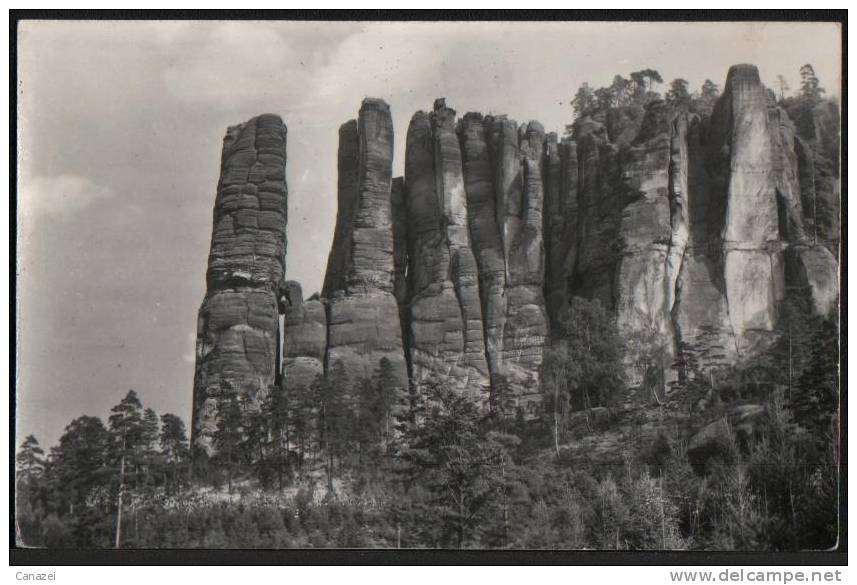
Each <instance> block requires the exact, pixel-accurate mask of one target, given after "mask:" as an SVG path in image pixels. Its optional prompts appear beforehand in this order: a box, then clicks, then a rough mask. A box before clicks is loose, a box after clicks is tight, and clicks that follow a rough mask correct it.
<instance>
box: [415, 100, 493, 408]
mask: <svg viewBox="0 0 857 585" xmlns="http://www.w3.org/2000/svg"><path fill="white" fill-rule="evenodd" d="M405 182H406V185H405V191H406V207H407V218H408V221H407V237H408V242H409V245H408V249H409V253H410V257H409V267H408V275H409V284H410V290H411V292H412V295H411V299H410V318H409V335H408V340H409V343H410V363H411V373H412V378H413V381H414V383H415V384H416V386H417V388H418V389H419V387H420V386H421V385H422V384H423V383H424V382H425V381H426V380H429V379H433V378H441V379H445V380H446V381H447V382H448V383H450V384H451V385H452V386H453V387H455V388H457V389H459V390H461V391H465V392H468V394H470V395H471V397H472V398H473V399H474V400H475V401H476V402H478V403H480V404H483V405H487V402H488V394H489V392H488V391H489V388H490V381H489V370H488V363H487V361H486V358H485V342H484V338H483V322H482V306H481V303H480V298H479V271H478V268H477V261H476V258H475V257H474V254H473V249H472V248H471V243H470V226H469V219H468V209H467V200H466V195H465V189H464V176H463V170H462V159H461V150H460V145H459V142H458V137H457V135H456V133H455V111H454V110H452V109H450V108H447V107H446V104H445V103H444V101H443V100H437V101H436V102H435V107H434V111H433V112H432V114H430V115H429V114H426V113H425V112H417V113H416V114H414V116H413V117H412V119H411V123H410V125H409V127H408V137H407V145H406V155H405Z"/></svg>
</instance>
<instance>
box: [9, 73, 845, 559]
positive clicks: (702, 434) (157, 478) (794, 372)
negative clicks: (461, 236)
mask: <svg viewBox="0 0 857 585" xmlns="http://www.w3.org/2000/svg"><path fill="white" fill-rule="evenodd" d="M801 76H802V80H803V83H802V85H801V87H800V88H799V90H798V91H797V92H796V93H795V94H793V95H791V94H789V93H788V92H789V88H788V86H787V84H786V82H785V80H784V79H783V78H782V77H780V87H779V88H778V92H777V95H776V96H775V97H776V99H777V101H778V103H779V104H780V105H781V106H782V107H783V108H785V109H786V110H787V111H788V112H789V115H790V117H791V118H792V119H793V120H794V121H795V124H796V126H797V128H798V131H799V132H801V131H803V132H809V131H810V129H809V128H804V129H803V130H801V125H802V124H804V123H805V120H806V119H807V117H808V116H809V117H811V116H810V115H809V114H807V112H809V111H811V109H812V108H814V107H815V106H817V105H818V103H820V102H821V101H822V100H827V99H828V98H825V97H824V90H823V89H822V88H821V87H820V86H819V84H818V80H817V78H816V77H815V74H814V72H813V71H812V67H811V66H809V65H807V66H805V67H804V68H802V69H801ZM662 83H663V80H662V78H661V76H660V74H659V73H658V72H657V71H655V70H651V69H647V70H643V71H639V72H634V73H632V74H631V75H630V77H629V78H627V79H626V78H624V77H621V76H616V78H614V81H613V83H612V84H611V85H610V86H608V87H605V88H599V89H592V88H590V87H589V86H588V85H587V84H584V85H583V86H582V87H581V88H580V89H579V90H578V92H577V93H576V94H575V96H574V99H573V100H572V106H573V108H574V115H575V122H574V124H571V125H569V126H568V128H567V131H568V132H569V133H570V134H572V135H574V133H575V132H576V131H577V129H576V125H577V124H581V123H585V121H586V120H587V119H588V118H590V119H591V118H598V117H603V116H604V115H606V113H607V112H609V111H610V110H611V108H617V107H622V106H626V105H629V104H634V103H639V104H645V103H647V102H649V101H651V100H653V99H656V98H660V97H661V95H660V94H659V93H658V92H657V91H655V88H656V87H657V86H658V85H659V84H662ZM718 96H719V89H718V87H717V86H716V85H715V84H714V83H712V82H711V81H708V80H707V81H706V82H705V83H704V84H703V85H702V86H701V88H700V89H699V90H697V91H695V92H693V93H691V92H690V90H689V87H688V83H687V82H686V81H685V80H683V79H676V80H673V81H672V82H670V83H669V84H668V88H667V91H666V92H665V94H664V96H663V99H665V101H666V102H667V103H668V104H669V105H670V107H672V108H675V109H676V110H685V111H689V112H694V113H698V114H700V115H705V114H708V113H710V111H711V108H712V106H713V103H714V101H715V100H716V99H717V97H718ZM837 107H838V106H837ZM809 123H810V124H811V120H810V122H809ZM825 147H826V148H828V149H830V150H834V149H835V152H836V155H835V156H833V157H832V160H835V161H838V145H826V146H825ZM796 292H798V293H799V292H800V291H796ZM805 298H806V294H803V293H801V294H793V295H790V296H789V297H787V298H786V300H785V301H783V302H782V303H781V305H780V306H779V307H778V311H779V319H778V324H777V328H776V330H775V331H774V332H773V333H772V335H771V339H770V341H769V343H768V344H767V345H766V347H765V349H764V351H763V352H762V353H761V354H759V355H756V356H754V357H753V358H752V359H749V360H745V361H742V362H739V363H737V364H736V363H728V362H727V361H726V360H725V359H723V356H722V351H721V348H718V347H717V346H716V343H714V342H711V343H707V342H706V340H705V338H704V336H703V338H702V339H701V340H697V342H696V343H694V344H692V345H691V344H682V345H681V346H680V347H679V348H678V349H677V351H676V356H677V357H676V359H675V360H673V361H672V363H671V364H669V367H668V368H667V371H665V372H661V376H660V379H658V380H655V381H646V382H644V384H642V385H639V386H632V385H631V384H630V383H629V381H628V380H626V379H624V378H623V374H622V372H623V371H624V370H625V368H624V363H623V360H624V359H625V356H624V354H623V352H624V349H625V348H626V347H628V346H629V345H630V344H632V343H637V344H645V343H646V342H647V341H646V340H644V339H638V340H629V339H622V338H620V336H619V333H618V331H617V328H616V323H615V319H614V318H612V317H611V313H610V311H608V310H607V309H606V308H605V307H603V306H602V305H601V304H600V303H599V302H598V301H595V300H587V299H584V298H581V297H574V298H572V300H571V304H570V307H569V310H568V311H567V312H566V314H565V315H564V317H563V321H562V323H560V324H559V326H558V327H555V328H554V330H553V331H552V338H551V343H550V346H549V347H548V348H547V350H546V353H545V358H544V363H543V366H542V368H543V372H544V375H543V376H542V387H541V392H542V395H543V400H542V404H543V408H542V411H541V412H540V413H538V416H537V417H535V418H532V417H529V418H526V417H525V416H524V414H523V413H522V412H520V411H517V410H516V409H515V405H514V403H513V401H512V400H510V399H509V397H507V396H506V395H505V394H506V393H505V392H504V385H503V383H502V380H501V381H500V383H498V384H496V387H495V388H494V392H493V393H492V396H491V400H490V408H489V409H488V410H487V411H483V410H482V409H480V408H478V407H477V405H475V404H474V403H473V402H471V401H470V400H469V399H467V398H466V397H464V396H462V395H461V394H460V393H457V392H454V391H452V390H451V389H450V388H448V387H447V386H446V385H445V384H444V383H443V382H442V381H436V382H434V383H431V384H428V385H426V386H425V387H423V389H422V392H420V393H419V394H418V395H417V394H416V393H413V392H409V391H407V390H401V389H399V388H397V387H396V383H395V378H394V376H393V375H392V372H391V366H390V363H389V362H387V361H386V360H383V359H382V360H381V361H380V362H379V363H378V366H377V369H376V371H375V375H374V376H373V377H372V378H371V379H357V380H355V379H353V378H352V377H351V376H350V375H349V372H347V371H346V370H345V369H344V368H343V367H342V366H341V365H340V364H333V367H332V368H331V369H330V375H329V376H327V377H323V376H319V377H317V378H316V380H315V381H314V382H313V383H312V384H310V385H309V386H308V387H305V388H297V389H296V390H295V391H294V392H292V393H290V394H289V395H286V394H284V393H283V392H282V391H281V390H280V389H278V388H277V387H272V388H270V389H269V392H268V394H267V396H266V397H265V398H264V400H263V401H262V403H261V404H260V405H259V406H250V405H249V404H248V403H247V402H245V401H243V400H242V399H241V398H240V397H238V396H236V397H234V398H233V399H231V400H225V401H223V402H222V404H221V406H220V409H219V411H218V413H217V429H216V432H215V433H214V436H213V441H214V446H215V447H216V450H215V453H216V455H214V456H213V457H211V458H209V457H206V456H205V455H204V454H202V453H192V452H191V447H190V445H189V441H188V433H187V428H186V426H185V423H184V421H183V420H182V419H181V418H180V417H179V416H176V415H175V414H170V413H164V414H160V415H159V414H158V413H157V412H155V410H153V409H151V408H147V407H146V406H145V404H144V399H145V397H144V396H141V395H139V394H138V393H137V392H136V391H134V390H129V391H128V392H127V394H126V395H125V396H124V398H122V400H121V401H120V402H119V403H118V404H116V405H115V406H114V407H113V408H112V409H111V411H110V415H109V417H108V418H107V420H106V421H104V420H102V419H100V418H98V417H95V416H80V417H78V418H76V419H74V420H72V421H71V422H69V424H68V425H67V426H66V428H65V431H64V432H63V434H62V436H61V438H60V439H59V443H58V444H57V445H55V446H53V447H50V448H49V449H48V451H47V453H46V452H45V449H44V448H43V447H42V446H41V445H40V444H39V442H38V440H37V438H36V437H35V436H33V435H30V436H27V437H26V439H25V440H24V441H23V442H22V443H21V445H20V446H19V448H18V451H17V455H16V458H15V461H16V478H15V510H16V514H15V529H16V535H17V544H18V546H33V547H49V548H54V547H93V548H168V547H177V548H197V547H201V548H331V547H333V548H451V549H461V548H488V549H606V550H653V549H669V550H819V549H829V548H831V547H835V546H836V545H837V542H838V535H839V520H838V517H839V506H840V502H839V489H840V488H839V468H840V461H839V452H838V446H839V434H838V430H839V418H838V413H839V401H840V389H839V387H840V379H839V366H840V357H839V351H840V349H839V335H840V333H839V323H838V321H837V320H835V319H822V318H820V317H818V316H815V315H814V314H813V313H812V310H811V309H810V307H809V306H808V303H807V302H805V300H803V299H805ZM712 339H713V337H712ZM651 359H652V360H653V361H655V360H656V359H657V356H654V355H653V356H652V357H651ZM736 413H737V414H736Z"/></svg>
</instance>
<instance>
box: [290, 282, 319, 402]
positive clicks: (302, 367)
mask: <svg viewBox="0 0 857 585" xmlns="http://www.w3.org/2000/svg"><path fill="white" fill-rule="evenodd" d="M284 288H285V291H284V293H283V295H282V299H283V304H284V310H285V318H284V328H283V329H284V335H283V365H282V388H283V390H285V391H286V392H287V393H289V392H293V391H294V390H295V389H296V388H298V387H301V388H309V387H310V385H311V384H312V382H313V380H315V378H316V376H318V375H323V374H324V355H325V352H326V351H327V314H326V310H325V307H324V304H323V303H322V301H321V300H320V299H318V298H310V299H309V300H304V299H303V291H302V290H301V286H300V284H298V283H296V282H294V281H289V282H287V283H286V285H285V286H284Z"/></svg>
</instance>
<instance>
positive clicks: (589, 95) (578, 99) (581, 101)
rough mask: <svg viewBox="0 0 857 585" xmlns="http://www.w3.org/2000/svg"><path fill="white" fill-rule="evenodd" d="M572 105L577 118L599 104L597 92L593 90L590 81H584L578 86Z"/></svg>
mask: <svg viewBox="0 0 857 585" xmlns="http://www.w3.org/2000/svg"><path fill="white" fill-rule="evenodd" d="M571 106H572V108H573V109H574V117H575V118H578V117H580V116H582V115H583V114H585V113H587V112H589V111H590V110H592V109H594V108H595V107H596V106H597V101H596V99H595V92H593V91H592V88H591V87H589V84H588V83H584V84H583V85H581V86H580V87H579V88H578V90H577V93H575V94H574V99H572V100H571Z"/></svg>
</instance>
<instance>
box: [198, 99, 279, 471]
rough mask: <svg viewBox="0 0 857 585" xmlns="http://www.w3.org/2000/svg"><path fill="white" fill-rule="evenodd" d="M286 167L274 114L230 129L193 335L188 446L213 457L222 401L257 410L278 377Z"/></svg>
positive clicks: (226, 140)
mask: <svg viewBox="0 0 857 585" xmlns="http://www.w3.org/2000/svg"><path fill="white" fill-rule="evenodd" d="M285 167H286V127H285V125H284V124H283V122H282V120H281V119H280V118H279V117H278V116H275V115H271V114H265V115H262V116H258V117H256V118H253V119H251V120H249V121H248V122H246V123H244V124H240V125H238V126H233V127H230V128H229V129H228V130H227V133H226V137H225V138H224V140H223V154H222V157H221V172H220V181H219V183H218V186H217V198H216V200H215V206H214V226H213V229H212V237H211V252H210V254H209V257H208V270H207V273H206V283H207V291H206V295H205V299H204V300H203V302H202V306H201V307H200V310H199V320H198V330H197V347H196V370H195V374H194V392H193V422H192V443H193V446H194V449H195V451H196V452H197V453H200V454H206V455H211V454H212V453H213V449H214V447H213V444H212V435H213V433H214V430H215V427H216V416H217V411H218V406H219V404H220V401H221V400H222V399H223V398H225V397H228V396H238V397H239V398H240V399H241V400H243V401H245V402H246V403H247V404H248V405H249V407H251V408H252V407H257V406H258V403H259V401H260V400H261V399H262V398H263V397H264V396H265V395H266V394H267V392H269V391H270V389H271V388H272V387H273V386H274V384H275V383H276V381H277V379H278V375H279V373H278V370H279V368H278V366H277V364H278V356H277V351H278V344H279V311H278V306H277V290H278V287H279V284H280V282H281V281H282V280H283V275H284V273H285V258H286V219H287V205H286V199H287V189H286V176H285Z"/></svg>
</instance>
